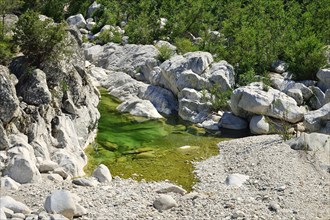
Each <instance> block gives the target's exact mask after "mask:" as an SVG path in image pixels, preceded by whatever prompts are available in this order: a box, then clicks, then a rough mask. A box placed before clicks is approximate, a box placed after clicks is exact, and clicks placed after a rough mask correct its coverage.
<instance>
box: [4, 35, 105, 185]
mask: <svg viewBox="0 0 330 220" xmlns="http://www.w3.org/2000/svg"><path fill="white" fill-rule="evenodd" d="M66 40H67V41H69V42H70V48H68V49H70V50H71V51H72V54H70V57H66V58H64V60H61V61H46V62H45V63H42V64H41V65H40V69H34V70H28V71H27V69H26V68H24V66H25V62H26V61H25V59H24V58H17V59H15V60H14V61H13V64H12V65H11V70H12V73H14V74H15V76H16V77H11V76H10V74H9V70H8V68H6V67H3V66H0V99H1V102H0V136H1V137H2V138H1V142H0V150H4V151H3V152H4V154H5V155H6V156H7V159H6V160H4V161H2V162H1V163H2V164H3V165H4V166H3V167H1V168H2V170H4V173H5V174H7V175H8V176H9V177H11V178H12V179H13V180H15V181H16V182H18V183H31V182H37V181H39V180H40V173H41V172H43V173H44V172H49V171H52V170H54V169H55V168H56V169H63V172H65V173H66V174H67V175H69V176H80V175H84V172H83V167H84V165H85V164H86V162H87V157H86V155H85V154H84V152H83V149H84V148H85V147H86V146H87V145H88V144H89V143H90V142H91V141H92V139H93V136H94V130H95V129H96V126H97V121H98V119H99V117H100V114H99V112H98V110H97V105H98V102H99V93H98V91H97V89H96V88H95V87H94V86H93V85H92V83H91V81H90V79H89V76H88V74H87V72H86V70H85V66H84V60H83V55H82V53H81V51H80V46H79V39H76V36H75V35H72V33H71V32H70V31H68V35H67V39H66ZM12 79H13V80H12ZM15 81H17V82H15ZM14 84H16V89H15V86H14ZM46 163H47V164H51V167H52V168H51V169H50V168H49V167H46V168H45V164H46ZM49 169H50V170H49Z"/></svg>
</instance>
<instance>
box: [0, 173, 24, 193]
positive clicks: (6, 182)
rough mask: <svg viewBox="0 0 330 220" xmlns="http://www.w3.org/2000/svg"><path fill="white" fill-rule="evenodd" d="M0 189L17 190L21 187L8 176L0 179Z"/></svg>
mask: <svg viewBox="0 0 330 220" xmlns="http://www.w3.org/2000/svg"><path fill="white" fill-rule="evenodd" d="M0 182H1V188H5V189H13V190H18V188H19V187H20V186H21V184H19V183H18V182H16V181H15V180H13V179H12V178H10V177H8V176H4V177H1V181H0Z"/></svg>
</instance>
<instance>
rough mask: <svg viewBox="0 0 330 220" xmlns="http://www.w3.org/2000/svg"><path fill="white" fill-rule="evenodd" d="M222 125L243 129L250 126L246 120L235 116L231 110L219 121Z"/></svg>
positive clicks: (223, 126)
mask: <svg viewBox="0 0 330 220" xmlns="http://www.w3.org/2000/svg"><path fill="white" fill-rule="evenodd" d="M219 125H220V127H222V128H227V129H232V130H242V129H246V128H247V127H248V123H247V121H246V120H244V119H242V118H240V117H237V116H235V115H234V114H233V113H231V112H225V113H224V114H223V115H222V117H221V120H220V122H219Z"/></svg>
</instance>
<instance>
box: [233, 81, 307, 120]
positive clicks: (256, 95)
mask: <svg viewBox="0 0 330 220" xmlns="http://www.w3.org/2000/svg"><path fill="white" fill-rule="evenodd" d="M230 107H231V109H232V111H233V113H234V114H235V115H237V116H240V117H243V118H247V117H249V116H252V115H253V114H259V115H267V116H270V117H274V118H278V119H281V120H284V121H288V122H291V123H296V122H299V121H302V120H303V117H304V113H305V112H304V109H303V108H301V107H299V106H298V105H297V102H296V101H295V100H294V99H293V98H291V97H289V96H287V95H286V94H284V93H282V92H280V91H278V90H275V89H273V88H268V90H267V91H265V89H264V87H263V84H262V83H252V84H250V85H248V86H244V87H240V88H238V89H236V90H234V91H233V94H232V96H231V99H230Z"/></svg>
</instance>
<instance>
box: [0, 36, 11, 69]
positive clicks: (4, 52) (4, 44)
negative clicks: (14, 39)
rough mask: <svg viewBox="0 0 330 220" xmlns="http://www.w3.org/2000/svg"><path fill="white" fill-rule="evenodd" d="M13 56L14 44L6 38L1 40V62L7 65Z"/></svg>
mask: <svg viewBox="0 0 330 220" xmlns="http://www.w3.org/2000/svg"><path fill="white" fill-rule="evenodd" d="M12 56H13V53H12V45H11V44H10V42H8V41H6V40H0V64H2V65H7V64H9V61H10V60H11V58H12Z"/></svg>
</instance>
